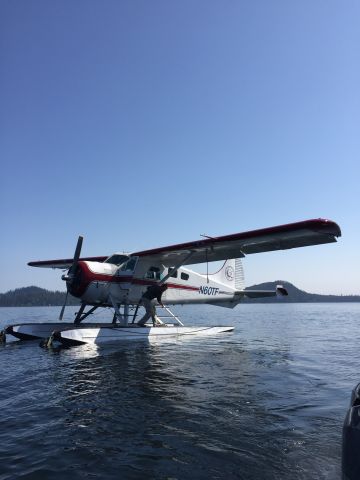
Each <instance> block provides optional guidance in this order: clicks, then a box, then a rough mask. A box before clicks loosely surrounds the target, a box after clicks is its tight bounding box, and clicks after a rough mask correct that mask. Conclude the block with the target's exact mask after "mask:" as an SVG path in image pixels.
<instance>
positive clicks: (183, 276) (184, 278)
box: [181, 272, 189, 280]
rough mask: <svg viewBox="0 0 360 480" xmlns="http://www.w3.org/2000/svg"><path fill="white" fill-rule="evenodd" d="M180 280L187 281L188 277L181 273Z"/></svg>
mask: <svg viewBox="0 0 360 480" xmlns="http://www.w3.org/2000/svg"><path fill="white" fill-rule="evenodd" d="M181 280H189V275H188V274H187V273H184V272H181Z"/></svg>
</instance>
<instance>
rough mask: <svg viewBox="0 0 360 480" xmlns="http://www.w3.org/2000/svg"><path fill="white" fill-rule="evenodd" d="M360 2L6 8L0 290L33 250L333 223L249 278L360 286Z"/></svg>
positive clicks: (81, 2)
mask: <svg viewBox="0 0 360 480" xmlns="http://www.w3.org/2000/svg"><path fill="white" fill-rule="evenodd" d="M359 18H360V3H359V2H358V1H357V0H353V1H352V0H346V1H343V2H340V1H333V0H315V1H314V0H303V1H301V2H289V1H288V0H282V1H279V0H272V1H268V0H258V1H256V0H255V1H252V2H249V1H245V0H232V1H230V0H228V1H219V0H218V1H214V0H195V1H194V0H191V1H189V0H181V1H180V0H179V1H169V0H152V1H148V0H123V1H118V0H116V1H112V0H106V1H105V2H104V1H100V0H97V1H94V0H77V1H76V0H67V1H66V0H63V1H61V2H49V1H48V0H30V1H29V0H17V1H11V0H8V1H6V0H2V1H1V2H0V69H1V70H0V162H1V176H0V212H1V224H2V229H1V236H0V268H1V277H0V292H5V291H7V290H9V289H13V288H16V287H21V286H27V285H39V286H42V287H46V288H49V289H54V288H61V289H64V287H65V286H64V284H63V282H62V281H61V280H60V273H61V272H60V271H53V270H44V269H34V268H30V267H27V265H26V263H27V262H28V261H30V260H40V259H52V258H64V257H65V258H66V257H69V256H72V255H73V251H74V249H75V244H76V240H77V236H78V235H79V234H83V235H84V236H85V242H84V247H83V254H84V255H106V254H110V253H112V252H114V251H122V250H125V251H131V250H138V249H143V248H150V247H156V246H162V245H167V244H172V243H178V242H182V241H190V240H195V239H197V238H199V234H201V233H206V234H208V235H223V234H228V233H235V232H240V231H244V230H252V229H255V228H261V227H267V226H272V225H279V224H282V223H289V222H293V221H299V220H305V219H308V218H317V217H324V218H330V219H332V220H334V221H336V222H338V223H339V225H340V226H341V228H342V231H343V237H342V238H341V239H340V241H339V242H338V243H337V244H332V245H324V246H316V247H307V248H303V249H297V250H293V251H284V252H274V253H267V254H260V255H250V256H248V257H247V258H246V259H245V261H244V266H245V274H246V279H247V284H253V283H259V282H262V281H269V280H276V279H284V280H289V281H291V282H293V283H294V284H295V285H297V286H298V287H300V288H303V289H305V290H307V291H313V292H318V293H335V294H339V293H343V294H349V293H353V294H355V293H356V294H360V253H359V251H360V247H359V237H360V188H359V182H360V158H359V152H360V131H359V130H360V89H359V85H360V29H359Z"/></svg>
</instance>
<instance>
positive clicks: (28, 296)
mask: <svg viewBox="0 0 360 480" xmlns="http://www.w3.org/2000/svg"><path fill="white" fill-rule="evenodd" d="M276 285H283V286H284V287H285V288H286V289H287V291H288V293H289V295H288V296H287V297H281V300H280V301H281V303H319V302H360V295H320V294H317V293H308V292H305V291H304V290H300V289H299V288H297V287H295V285H293V284H292V283H290V282H286V281H281V280H277V281H275V282H266V283H260V284H258V285H252V286H251V287H247V289H249V290H250V289H251V290H274V289H275V288H276ZM65 295H66V292H60V291H58V290H57V291H55V292H53V291H50V290H46V289H44V288H39V287H24V288H17V289H15V290H10V291H8V292H6V293H0V307H45V306H46V307H48V306H60V305H63V303H64V301H65ZM243 302H244V303H275V302H279V299H278V298H276V297H270V298H256V299H247V298H246V299H244V300H243ZM67 304H68V305H79V304H80V301H79V299H77V298H75V297H72V296H71V295H69V296H68V301H67Z"/></svg>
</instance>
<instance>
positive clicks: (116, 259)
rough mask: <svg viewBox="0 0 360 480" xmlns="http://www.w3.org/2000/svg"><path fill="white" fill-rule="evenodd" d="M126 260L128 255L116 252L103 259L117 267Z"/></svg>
mask: <svg viewBox="0 0 360 480" xmlns="http://www.w3.org/2000/svg"><path fill="white" fill-rule="evenodd" d="M127 260H129V257H128V256H127V255H120V254H118V253H114V255H111V257H109V258H107V259H106V260H105V263H112V264H113V265H117V266H118V267H119V266H120V265H122V264H123V263H124V262H126V261H127Z"/></svg>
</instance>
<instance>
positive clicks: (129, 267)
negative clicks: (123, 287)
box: [120, 257, 138, 272]
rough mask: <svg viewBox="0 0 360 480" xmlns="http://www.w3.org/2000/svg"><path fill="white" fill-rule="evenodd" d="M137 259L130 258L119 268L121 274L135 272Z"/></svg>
mask: <svg viewBox="0 0 360 480" xmlns="http://www.w3.org/2000/svg"><path fill="white" fill-rule="evenodd" d="M137 259H138V257H132V258H130V260H129V261H127V262H126V263H124V265H123V266H122V267H121V268H120V270H121V271H122V272H133V271H134V270H135V266H136V262H137Z"/></svg>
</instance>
